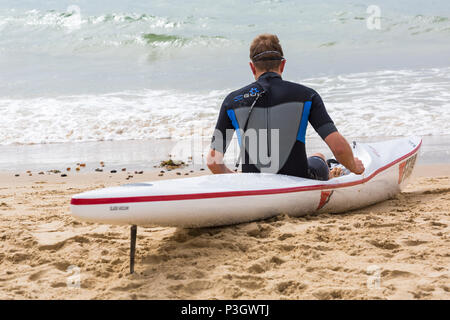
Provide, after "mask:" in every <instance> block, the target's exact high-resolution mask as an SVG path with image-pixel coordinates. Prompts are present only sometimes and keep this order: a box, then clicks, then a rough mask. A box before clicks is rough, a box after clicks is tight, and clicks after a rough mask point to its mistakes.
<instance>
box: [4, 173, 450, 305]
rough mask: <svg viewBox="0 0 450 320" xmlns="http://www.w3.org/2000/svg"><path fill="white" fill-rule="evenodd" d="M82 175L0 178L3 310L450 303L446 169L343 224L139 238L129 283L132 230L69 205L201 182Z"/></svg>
mask: <svg viewBox="0 0 450 320" xmlns="http://www.w3.org/2000/svg"><path fill="white" fill-rule="evenodd" d="M72 170H73V169H72ZM85 171H89V172H88V173H83V170H81V173H77V172H74V171H71V172H64V173H66V174H67V175H68V176H67V177H61V174H48V173H45V174H43V175H39V174H38V172H37V171H36V172H35V171H33V172H32V176H29V175H28V174H27V173H25V172H20V176H19V177H15V176H14V173H11V172H4V173H0V217H1V219H0V238H1V241H0V246H1V249H0V299H212V298H216V299H450V286H449V283H450V281H449V277H450V272H449V265H450V250H449V248H450V243H449V241H450V240H449V232H448V231H449V224H450V209H449V208H450V165H432V166H431V165H429V166H421V167H419V168H418V170H417V172H416V176H415V178H414V180H413V181H412V183H411V184H410V185H409V186H408V188H407V189H406V190H405V191H404V192H403V193H402V194H399V195H398V196H396V197H395V198H393V199H391V200H388V201H385V202H383V203H380V204H377V205H374V206H371V207H368V208H364V209H361V210H356V211H353V212H348V213H345V214H339V215H332V214H324V215H319V216H306V217H302V218H291V217H288V216H279V217H276V218H272V219H269V220H264V221H257V222H252V223H246V224H241V225H235V226H227V227H219V228H205V229H190V230H189V229H177V228H167V227H153V228H150V227H149V228H142V227H139V228H138V242H137V252H136V254H137V255H136V273H135V274H133V275H130V274H129V273H128V272H129V257H128V254H129V227H126V226H109V225H101V224H93V223H86V222H80V221H77V220H75V219H73V218H72V217H71V216H70V215H69V212H70V208H69V202H70V198H71V195H73V194H76V193H79V192H82V191H86V190H90V189H95V188H101V187H106V186H114V185H119V184H123V183H129V182H141V181H150V180H156V179H162V178H183V177H185V175H184V174H185V173H189V176H192V175H199V174H207V171H196V172H195V173H190V172H189V170H174V171H171V172H166V173H165V174H164V176H162V177H159V176H158V173H159V171H152V172H144V173H143V174H134V172H130V173H128V172H121V171H120V169H119V172H118V173H114V174H111V173H109V170H105V172H95V173H93V172H91V171H92V170H87V169H86V170H85ZM176 172H180V173H181V175H177V174H176ZM129 175H132V176H133V177H132V178H129V179H128V180H126V178H127V177H128V176H129ZM78 280H79V282H78ZM78 283H79V287H78V285H77V284H78Z"/></svg>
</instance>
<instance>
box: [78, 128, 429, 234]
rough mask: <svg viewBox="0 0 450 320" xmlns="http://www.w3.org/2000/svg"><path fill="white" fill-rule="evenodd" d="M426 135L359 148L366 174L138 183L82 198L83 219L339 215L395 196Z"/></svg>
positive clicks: (188, 221) (140, 221)
mask: <svg viewBox="0 0 450 320" xmlns="http://www.w3.org/2000/svg"><path fill="white" fill-rule="evenodd" d="M421 145H422V140H421V139H420V138H416V137H412V138H402V139H397V140H392V141H386V142H378V143H356V144H354V146H353V149H354V150H353V151H354V153H355V156H357V157H359V158H360V159H361V160H362V161H363V163H364V165H365V167H366V171H365V173H364V174H363V175H355V174H349V175H346V176H342V177H339V178H335V179H332V180H330V181H316V180H309V179H304V178H298V177H291V176H285V175H276V174H255V173H241V174H224V175H206V176H201V177H194V178H186V179H172V180H160V181H152V182H148V183H135V184H128V185H123V186H119V187H112V188H104V189H98V190H94V191H89V192H84V193H81V194H77V195H75V196H74V197H73V198H72V201H71V209H72V215H73V216H74V217H76V218H79V219H82V220H87V221H92V222H99V223H106V224H129V225H161V226H176V227H206V226H219V225H228V224H235V223H242V222H247V221H252V220H258V219H264V218H269V217H273V216H276V215H278V214H288V215H291V216H301V215H306V214H312V213H322V212H323V213H325V212H329V213H339V212H344V211H348V210H352V209H357V208H361V207H364V206H368V205H371V204H374V203H377V202H380V201H383V200H386V199H389V198H390V197H392V196H394V195H395V194H397V193H398V192H400V191H401V189H402V187H404V186H405V184H406V183H407V181H408V178H409V177H410V176H411V173H412V170H413V169H414V165H415V163H416V159H417V156H418V152H419V150H420V147H421Z"/></svg>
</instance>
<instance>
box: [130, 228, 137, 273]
mask: <svg viewBox="0 0 450 320" xmlns="http://www.w3.org/2000/svg"><path fill="white" fill-rule="evenodd" d="M136 234H137V226H136V225H132V226H131V245H130V273H131V274H133V273H134V255H135V253H136Z"/></svg>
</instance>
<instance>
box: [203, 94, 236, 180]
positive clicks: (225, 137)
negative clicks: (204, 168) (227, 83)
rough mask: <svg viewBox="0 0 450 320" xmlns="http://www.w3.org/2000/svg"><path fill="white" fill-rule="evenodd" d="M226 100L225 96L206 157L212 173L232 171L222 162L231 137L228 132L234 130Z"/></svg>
mask: <svg viewBox="0 0 450 320" xmlns="http://www.w3.org/2000/svg"><path fill="white" fill-rule="evenodd" d="M227 100H228V97H227V98H225V100H224V102H223V103H222V107H221V108H220V112H219V118H218V119H217V124H216V129H215V130H214V134H213V137H212V141H211V149H210V150H209V152H208V155H207V157H206V164H207V165H208V168H209V170H211V172H212V173H214V174H221V173H234V172H233V171H231V170H230V169H228V168H227V166H225V164H224V163H223V156H224V154H225V152H226V150H227V148H228V145H229V144H230V141H231V138H232V137H233V135H232V134H230V132H233V131H232V130H234V127H233V124H232V122H231V120H230V118H229V117H228V114H227V107H226V106H227Z"/></svg>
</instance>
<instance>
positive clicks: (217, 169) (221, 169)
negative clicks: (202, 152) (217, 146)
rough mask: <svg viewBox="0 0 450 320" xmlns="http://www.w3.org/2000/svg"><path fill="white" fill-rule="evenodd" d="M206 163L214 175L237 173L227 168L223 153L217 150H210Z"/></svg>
mask: <svg viewBox="0 0 450 320" xmlns="http://www.w3.org/2000/svg"><path fill="white" fill-rule="evenodd" d="M206 163H207V165H208V168H209V170H211V172H212V173H214V174H221V173H235V172H234V171H232V170H230V169H228V168H227V166H226V165H224V163H223V153H222V152H219V151H217V150H214V149H211V150H209V153H208V157H207V158H206Z"/></svg>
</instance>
